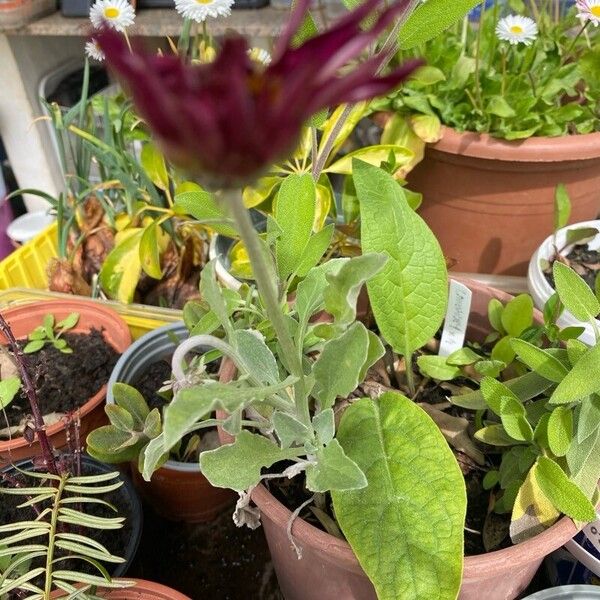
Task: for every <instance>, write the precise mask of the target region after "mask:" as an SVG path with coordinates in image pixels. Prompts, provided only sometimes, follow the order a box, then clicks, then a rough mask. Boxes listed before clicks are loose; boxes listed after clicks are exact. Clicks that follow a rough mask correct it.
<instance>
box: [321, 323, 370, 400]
mask: <svg viewBox="0 0 600 600" xmlns="http://www.w3.org/2000/svg"><path fill="white" fill-rule="evenodd" d="M368 350H369V336H368V333H367V329H366V327H365V326H364V325H363V324H362V323H360V322H358V321H357V322H356V323H353V324H352V325H351V326H350V327H349V328H348V329H347V330H346V331H345V332H344V333H343V334H342V335H340V336H339V337H337V338H334V339H332V340H329V341H328V342H327V343H326V344H325V345H324V347H323V350H322V352H321V353H320V354H319V357H318V358H317V360H316V361H315V362H314V364H313V368H312V374H313V376H314V378H315V386H314V388H313V392H312V394H313V396H314V397H315V398H316V399H317V400H318V402H319V406H320V407H321V409H326V408H330V407H331V406H333V403H334V401H335V399H336V398H337V397H338V396H341V397H345V396H347V395H348V394H350V393H351V392H353V391H354V390H355V389H356V387H357V386H358V384H359V383H360V382H359V374H360V372H361V370H362V367H363V365H364V364H365V362H366V360H367V354H368Z"/></svg>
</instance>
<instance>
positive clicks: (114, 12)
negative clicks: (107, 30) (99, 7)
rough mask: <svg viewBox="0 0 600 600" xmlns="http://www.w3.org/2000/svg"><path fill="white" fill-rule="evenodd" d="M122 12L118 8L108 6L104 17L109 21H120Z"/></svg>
mask: <svg viewBox="0 0 600 600" xmlns="http://www.w3.org/2000/svg"><path fill="white" fill-rule="evenodd" d="M120 14H121V11H120V10H119V9H118V8H117V7H116V6H107V7H106V8H105V9H104V16H105V17H106V18H107V19H118V18H119V15H120Z"/></svg>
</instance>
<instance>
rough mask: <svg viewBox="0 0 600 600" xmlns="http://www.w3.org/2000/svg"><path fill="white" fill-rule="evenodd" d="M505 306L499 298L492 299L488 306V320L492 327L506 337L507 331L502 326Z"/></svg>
mask: <svg viewBox="0 0 600 600" xmlns="http://www.w3.org/2000/svg"><path fill="white" fill-rule="evenodd" d="M503 312H504V306H503V304H502V302H500V300H498V299H497V298H492V299H491V300H490V302H489V304H488V320H489V322H490V325H491V326H492V327H493V328H494V329H495V330H496V331H498V332H499V333H501V334H502V335H504V334H505V333H506V331H505V330H504V326H503V325H502V313H503Z"/></svg>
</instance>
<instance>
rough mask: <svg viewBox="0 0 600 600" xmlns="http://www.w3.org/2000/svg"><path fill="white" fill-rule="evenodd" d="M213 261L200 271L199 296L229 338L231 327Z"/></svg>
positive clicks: (231, 333)
mask: <svg viewBox="0 0 600 600" xmlns="http://www.w3.org/2000/svg"><path fill="white" fill-rule="evenodd" d="M215 265H216V263H215V261H214V260H211V261H210V262H208V263H207V264H206V265H204V269H202V274H201V275H200V294H201V296H202V299H203V300H204V301H205V302H207V303H208V305H209V307H210V309H211V311H212V312H213V313H214V314H215V315H216V317H217V318H218V319H219V322H220V323H221V325H223V327H224V329H225V331H226V332H227V334H228V335H229V336H231V335H233V327H232V325H231V321H230V320H229V311H228V309H227V304H226V303H225V298H224V294H223V292H222V290H221V288H220V287H219V284H218V283H217V275H216V271H215Z"/></svg>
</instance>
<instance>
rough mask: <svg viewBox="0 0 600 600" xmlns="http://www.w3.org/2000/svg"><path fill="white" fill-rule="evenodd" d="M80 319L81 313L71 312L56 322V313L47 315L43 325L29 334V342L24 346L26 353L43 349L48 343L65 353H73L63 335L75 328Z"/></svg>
mask: <svg viewBox="0 0 600 600" xmlns="http://www.w3.org/2000/svg"><path fill="white" fill-rule="evenodd" d="M78 321H79V313H71V314H70V315H69V316H67V317H65V318H64V319H63V320H62V321H59V322H58V323H55V318H54V315H50V314H48V315H46V316H45V317H44V322H43V323H42V325H39V326H38V327H36V328H35V329H34V330H33V331H32V332H31V333H30V334H29V336H28V338H27V339H28V340H29V343H28V344H27V345H26V346H25V348H23V352H25V354H33V353H34V352H38V351H39V350H41V349H42V348H43V347H44V346H45V345H46V344H52V345H53V346H54V347H55V348H56V349H57V350H60V351H61V352H62V353H63V354H72V353H73V349H72V348H70V347H69V346H68V344H67V340H65V339H64V338H63V337H62V336H63V335H64V333H65V332H67V331H69V330H70V329H73V327H75V325H77V322H78Z"/></svg>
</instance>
